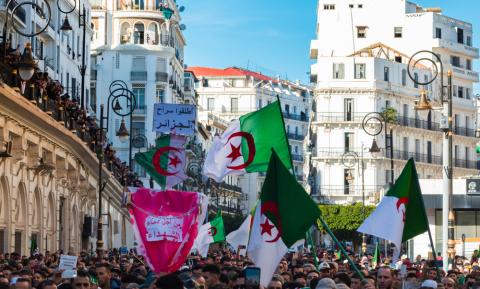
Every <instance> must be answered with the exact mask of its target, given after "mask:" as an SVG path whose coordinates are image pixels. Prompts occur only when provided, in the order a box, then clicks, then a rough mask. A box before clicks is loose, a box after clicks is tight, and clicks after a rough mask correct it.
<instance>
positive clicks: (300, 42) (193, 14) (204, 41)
mask: <svg viewBox="0 0 480 289" xmlns="http://www.w3.org/2000/svg"><path fill="white" fill-rule="evenodd" d="M177 2H178V3H179V5H184V6H185V7H186V9H185V12H183V15H182V17H183V23H184V24H186V25H187V30H186V31H185V36H186V39H187V47H186V49H185V59H186V64H187V65H190V66H209V67H228V66H240V67H245V68H249V69H251V70H254V71H261V72H263V73H265V74H268V75H271V76H275V75H280V76H281V77H282V78H285V77H287V78H288V79H290V80H296V79H299V80H301V81H302V82H307V81H308V75H307V72H308V71H309V70H310V64H311V61H310V59H309V57H308V56H309V49H310V40H311V39H313V38H314V37H315V24H316V15H315V14H316V3H317V1H316V0H298V1H291V0H290V1H286V0H243V1H238V0H202V1H199V0H192V1H187V0H178V1H177ZM412 2H416V3H418V4H420V5H422V6H427V7H441V8H442V9H443V13H444V14H445V15H447V16H450V17H454V18H458V19H461V20H464V21H467V22H471V23H473V25H474V37H473V38H474V39H473V44H474V46H475V47H479V46H480V41H479V35H480V18H478V17H476V15H475V13H477V14H478V11H480V1H478V0H455V1H452V0H416V1H412ZM292 6H293V7H292ZM478 62H479V61H476V63H475V70H476V71H479V70H480V67H479V63H478ZM476 93H480V85H478V84H477V85H476Z"/></svg>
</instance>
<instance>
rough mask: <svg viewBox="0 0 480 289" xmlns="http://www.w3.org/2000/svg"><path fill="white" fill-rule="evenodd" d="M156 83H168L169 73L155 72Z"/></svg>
mask: <svg viewBox="0 0 480 289" xmlns="http://www.w3.org/2000/svg"><path fill="white" fill-rule="evenodd" d="M155 81H156V82H165V83H166V82H168V73H166V72H158V71H157V72H155Z"/></svg>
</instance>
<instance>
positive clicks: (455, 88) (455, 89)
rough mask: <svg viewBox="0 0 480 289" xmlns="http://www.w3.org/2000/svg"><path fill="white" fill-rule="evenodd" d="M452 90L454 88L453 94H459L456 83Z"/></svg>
mask: <svg viewBox="0 0 480 289" xmlns="http://www.w3.org/2000/svg"><path fill="white" fill-rule="evenodd" d="M452 90H453V96H457V90H458V88H457V86H456V85H454V86H453V89H452Z"/></svg>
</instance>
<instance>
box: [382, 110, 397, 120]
mask: <svg viewBox="0 0 480 289" xmlns="http://www.w3.org/2000/svg"><path fill="white" fill-rule="evenodd" d="M381 115H382V116H383V117H384V118H385V119H386V121H387V123H393V124H395V123H398V113H397V110H396V109H395V108H393V107H386V108H384V109H383V111H382V112H381Z"/></svg>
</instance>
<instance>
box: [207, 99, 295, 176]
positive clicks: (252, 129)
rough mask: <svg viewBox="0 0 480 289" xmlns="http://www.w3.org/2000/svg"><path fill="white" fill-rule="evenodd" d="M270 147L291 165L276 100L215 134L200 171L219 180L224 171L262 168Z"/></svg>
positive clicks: (258, 169) (261, 170)
mask: <svg viewBox="0 0 480 289" xmlns="http://www.w3.org/2000/svg"><path fill="white" fill-rule="evenodd" d="M272 148H273V149H275V151H276V152H277V154H278V157H279V158H280V159H281V161H282V162H283V164H284V165H285V166H286V167H287V168H291V156H290V150H289V146H288V139H287V136H286V132H285V125H284V121H283V115H282V109H281V107H280V102H279V101H275V102H273V103H271V104H269V105H267V106H265V107H264V108H262V109H260V110H258V111H255V112H251V113H249V114H246V115H243V116H241V117H240V119H239V120H236V121H233V122H232V123H231V125H230V126H229V127H228V128H227V130H226V131H225V132H224V133H223V135H222V136H221V137H215V139H214V141H213V144H212V146H211V148H210V150H209V151H208V153H207V157H206V161H205V166H204V175H206V176H208V177H211V178H212V179H214V180H215V181H217V182H219V183H220V182H222V181H223V179H224V178H225V176H227V175H241V174H244V173H252V172H265V171H266V170H267V168H268V163H269V161H270V156H271V154H272Z"/></svg>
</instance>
